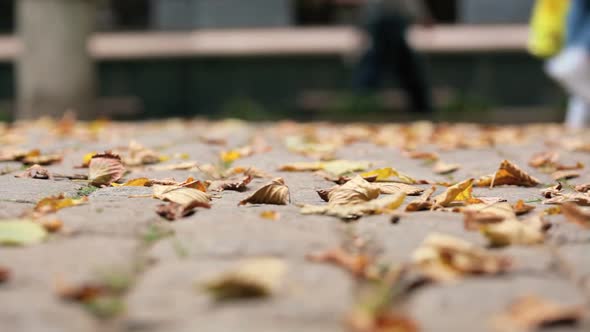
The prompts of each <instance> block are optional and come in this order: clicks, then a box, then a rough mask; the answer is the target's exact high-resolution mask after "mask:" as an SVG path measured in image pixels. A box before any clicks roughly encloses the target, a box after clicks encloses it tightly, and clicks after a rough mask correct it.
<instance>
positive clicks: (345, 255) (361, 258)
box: [306, 248, 373, 278]
mask: <svg viewBox="0 0 590 332" xmlns="http://www.w3.org/2000/svg"><path fill="white" fill-rule="evenodd" d="M306 258H307V260H309V261H312V262H316V263H330V264H334V265H336V266H340V267H342V268H343V269H345V270H347V271H348V272H350V273H352V274H353V275H354V276H356V277H359V278H364V277H366V276H367V275H366V273H367V269H368V268H369V266H370V265H371V264H372V262H373V259H372V258H371V257H370V256H368V255H365V254H362V253H358V254H353V253H349V252H347V251H345V250H344V249H342V248H336V249H330V250H326V251H323V252H319V253H313V254H309V255H307V256H306Z"/></svg>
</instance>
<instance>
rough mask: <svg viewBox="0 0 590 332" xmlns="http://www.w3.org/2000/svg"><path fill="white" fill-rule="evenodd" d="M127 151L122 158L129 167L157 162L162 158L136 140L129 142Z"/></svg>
mask: <svg viewBox="0 0 590 332" xmlns="http://www.w3.org/2000/svg"><path fill="white" fill-rule="evenodd" d="M128 152H129V155H128V156H126V157H124V158H123V163H124V164H125V165H126V166H130V167H133V166H142V165H151V164H157V163H159V162H160V161H161V160H162V158H161V157H160V155H159V154H158V153H156V152H155V151H153V150H150V149H148V148H146V147H144V146H143V145H141V144H139V143H138V142H136V141H131V142H130V143H129V148H128Z"/></svg>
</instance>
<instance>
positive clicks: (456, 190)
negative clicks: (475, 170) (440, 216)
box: [432, 179, 473, 208]
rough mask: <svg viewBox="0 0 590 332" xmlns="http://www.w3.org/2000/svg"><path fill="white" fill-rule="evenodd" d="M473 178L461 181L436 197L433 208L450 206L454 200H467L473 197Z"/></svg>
mask: <svg viewBox="0 0 590 332" xmlns="http://www.w3.org/2000/svg"><path fill="white" fill-rule="evenodd" d="M472 189H473V179H467V180H465V181H462V182H459V183H457V184H455V185H453V186H451V187H449V188H447V190H445V192H443V193H442V194H440V195H438V196H436V197H435V198H434V205H433V206H432V208H438V207H448V206H449V205H450V204H451V203H453V202H457V201H459V202H465V201H468V200H470V199H472V195H471V191H472Z"/></svg>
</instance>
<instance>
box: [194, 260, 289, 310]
mask: <svg viewBox="0 0 590 332" xmlns="http://www.w3.org/2000/svg"><path fill="white" fill-rule="evenodd" d="M286 270H287V265H286V264H285V262H284V261H282V260H280V259H277V258H254V259H248V260H244V261H242V262H240V263H239V264H238V265H237V266H236V267H235V268H233V269H231V270H229V271H227V272H225V273H222V274H221V275H219V276H218V277H215V278H214V279H211V280H209V281H207V282H206V283H205V284H204V285H203V286H204V289H205V290H206V291H208V292H209V293H210V294H211V295H212V296H213V297H214V298H215V299H216V300H231V299H242V298H257V297H267V296H270V295H272V294H273V293H275V292H276V291H277V290H278V289H279V287H280V286H281V282H282V279H283V276H284V274H285V272H286Z"/></svg>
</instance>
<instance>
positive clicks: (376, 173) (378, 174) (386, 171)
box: [361, 167, 418, 184]
mask: <svg viewBox="0 0 590 332" xmlns="http://www.w3.org/2000/svg"><path fill="white" fill-rule="evenodd" d="M361 176H362V177H363V178H365V179H367V178H375V181H376V182H382V181H390V179H391V178H392V177H395V178H397V179H398V181H400V182H402V183H407V184H414V183H417V182H418V181H416V180H415V179H414V178H412V177H411V176H409V175H406V174H404V173H401V172H399V171H397V170H396V169H393V168H391V167H385V168H379V169H376V170H373V171H370V172H366V173H362V174H361Z"/></svg>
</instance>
